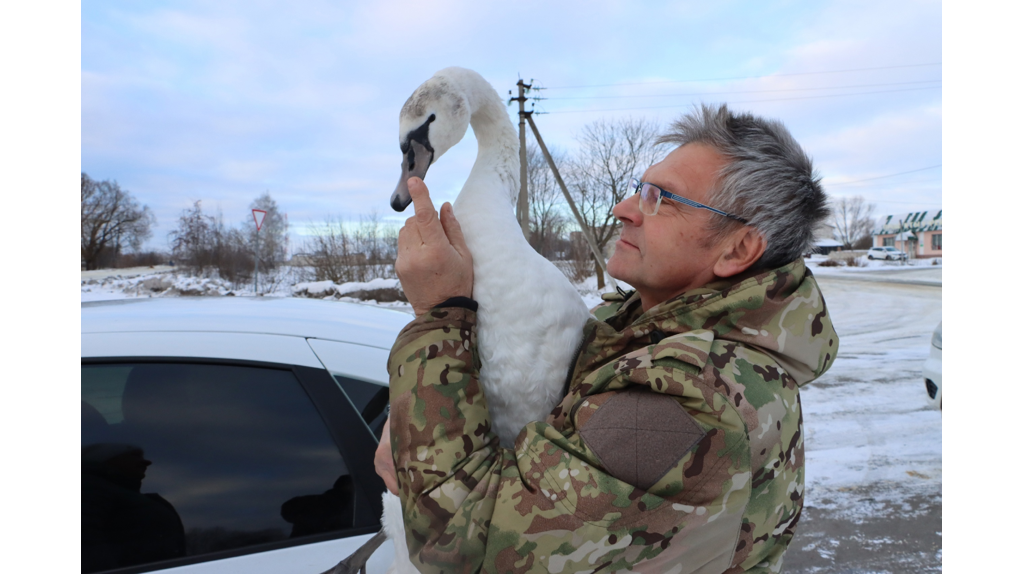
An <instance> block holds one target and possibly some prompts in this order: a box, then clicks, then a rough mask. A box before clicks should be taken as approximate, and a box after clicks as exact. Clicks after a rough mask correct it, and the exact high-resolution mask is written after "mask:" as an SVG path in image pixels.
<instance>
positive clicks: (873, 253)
mask: <svg viewBox="0 0 1024 574" xmlns="http://www.w3.org/2000/svg"><path fill="white" fill-rule="evenodd" d="M868 259H872V260H874V259H884V260H886V261H899V260H901V259H902V260H906V259H907V254H906V253H904V252H902V251H900V250H898V249H896V248H895V247H893V246H891V245H886V246H885V247H872V248H871V249H868Z"/></svg>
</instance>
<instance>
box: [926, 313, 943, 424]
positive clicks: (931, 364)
mask: <svg viewBox="0 0 1024 574" xmlns="http://www.w3.org/2000/svg"><path fill="white" fill-rule="evenodd" d="M923 371H924V388H925V391H926V392H927V393H928V403H929V404H931V405H932V406H934V407H938V408H939V409H940V410H941V409H942V321H939V326H938V327H935V331H934V332H932V345H931V350H930V351H929V353H928V360H927V361H925V362H924V369H923Z"/></svg>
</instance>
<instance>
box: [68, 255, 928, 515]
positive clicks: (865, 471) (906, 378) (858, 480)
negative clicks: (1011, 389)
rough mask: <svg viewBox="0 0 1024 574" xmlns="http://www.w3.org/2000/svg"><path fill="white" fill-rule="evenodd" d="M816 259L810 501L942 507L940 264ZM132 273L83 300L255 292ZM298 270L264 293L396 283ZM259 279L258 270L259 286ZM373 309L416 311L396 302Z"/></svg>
mask: <svg viewBox="0 0 1024 574" xmlns="http://www.w3.org/2000/svg"><path fill="white" fill-rule="evenodd" d="M822 259H824V258H818V257H815V258H812V259H811V260H810V262H809V266H810V267H811V269H813V271H814V273H815V276H816V277H817V278H818V280H819V284H820V286H821V290H822V292H823V293H824V296H825V299H826V304H827V305H828V308H829V312H830V314H831V316H832V321H833V324H834V325H835V327H836V331H837V332H838V334H839V338H840V347H839V354H838V357H837V359H836V362H835V364H834V365H833V366H832V368H831V370H830V371H829V372H828V373H826V374H825V375H824V376H823V377H822V378H821V379H819V380H818V381H815V382H813V383H811V384H809V385H807V386H805V387H804V388H803V390H802V392H801V397H802V401H803V408H804V432H805V447H806V492H805V502H806V504H807V505H808V506H811V507H817V508H819V509H825V510H827V511H829V512H830V514H833V515H834V516H836V517H838V518H843V519H847V520H850V521H853V522H857V521H859V520H861V519H864V518H867V517H875V518H877V517H878V516H879V515H880V514H884V513H886V512H897V511H898V512H903V513H911V512H912V511H911V510H910V506H908V505H907V504H905V503H904V501H906V500H908V499H909V498H910V497H914V496H920V495H925V496H930V497H934V498H935V500H937V501H940V502H941V495H942V416H941V412H940V411H937V410H930V409H929V408H928V407H927V403H926V394H925V388H924V379H923V377H922V375H921V367H922V365H923V364H924V362H925V360H926V359H927V357H928V352H929V347H930V340H931V333H932V330H933V329H934V328H935V326H936V325H937V324H938V323H939V321H940V320H941V319H942V289H941V271H942V269H941V265H939V266H932V265H929V261H928V260H925V261H911V265H904V266H900V265H899V264H898V263H894V262H883V261H873V262H868V265H867V267H863V268H861V267H818V266H817V265H816V263H817V262H818V261H820V260H822ZM136 271H137V272H136ZM136 271H132V272H125V270H114V271H107V272H105V273H104V272H88V273H90V275H88V276H87V275H86V273H85V272H83V280H82V301H83V302H85V301H97V300H104V299H123V298H128V297H167V296H181V295H189V294H191V295H198V294H203V295H222V296H225V295H227V296H232V295H233V296H252V295H253V291H252V286H251V285H246V286H238V285H231V284H230V283H228V282H226V281H222V280H219V279H212V278H193V277H187V276H185V275H183V274H182V273H181V272H180V271H177V270H174V269H173V268H171V269H148V270H141V271H139V270H136ZM915 273H916V275H915ZM302 275H303V270H301V269H295V268H288V269H285V270H283V271H281V272H279V275H276V276H268V277H266V281H267V282H266V283H265V285H266V287H265V292H264V293H263V295H264V296H273V297H291V296H296V295H302V296H312V297H323V298H330V299H340V300H346V299H347V300H351V299H350V298H349V297H346V296H345V294H347V293H352V292H355V291H372V290H377V289H391V288H395V287H397V286H398V282H397V280H395V279H375V280H373V281H368V282H365V283H344V284H341V285H337V284H334V283H332V282H330V281H315V282H310V281H306V282H303V281H295V280H294V279H295V278H298V277H301V276H302ZM307 275H308V273H307ZM851 279H855V280H851ZM263 281H264V277H263V276H262V275H261V286H262V285H263V283H262V282H263ZM893 281H907V282H908V283H917V284H916V285H911V284H899V283H894V282H893ZM933 285H934V286H933ZM577 287H578V289H579V290H580V293H581V295H582V296H583V298H584V300H585V301H586V303H587V305H588V306H591V307H592V306H594V305H596V304H597V303H599V302H600V301H601V298H600V293H599V292H598V290H597V282H596V278H595V277H591V278H589V279H587V280H586V281H584V282H582V283H581V284H579V285H578V286H577ZM622 287H623V288H624V289H628V288H629V287H628V286H626V285H622ZM261 290H262V289H261ZM606 290H610V288H606ZM380 305H381V306H386V307H389V308H395V309H401V310H405V311H410V312H411V309H410V307H409V305H408V304H407V303H403V302H398V301H396V302H390V303H380ZM866 493H867V494H866Z"/></svg>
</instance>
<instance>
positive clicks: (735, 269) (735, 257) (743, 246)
mask: <svg viewBox="0 0 1024 574" xmlns="http://www.w3.org/2000/svg"><path fill="white" fill-rule="evenodd" d="M722 243H723V244H724V246H725V249H724V250H723V251H722V253H721V254H720V255H719V256H718V261H717V262H715V268H714V272H715V275H716V276H718V277H723V278H724V277H732V276H733V275H736V274H738V273H742V272H744V271H746V270H747V269H748V268H749V267H750V266H751V265H753V264H754V263H756V262H757V260H758V259H760V258H761V255H763V254H764V250H765V248H766V247H768V242H767V241H765V239H764V236H763V235H761V232H760V231H758V230H757V229H755V228H753V227H751V226H749V225H744V226H743V227H741V228H740V229H738V230H736V232H735V233H733V234H732V235H730V236H729V237H728V238H726V240H725V241H723V242H722Z"/></svg>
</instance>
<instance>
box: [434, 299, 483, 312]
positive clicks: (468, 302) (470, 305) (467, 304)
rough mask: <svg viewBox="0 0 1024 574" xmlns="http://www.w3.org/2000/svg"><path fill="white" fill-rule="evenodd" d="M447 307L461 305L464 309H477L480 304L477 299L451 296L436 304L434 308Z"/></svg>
mask: <svg viewBox="0 0 1024 574" xmlns="http://www.w3.org/2000/svg"><path fill="white" fill-rule="evenodd" d="M445 307H461V308H463V309H469V310H470V311H476V310H477V307H479V305H478V304H477V302H476V301H474V300H472V299H470V298H469V297H462V296H459V297H451V298H450V299H446V300H444V301H442V302H440V303H438V304H437V305H435V306H434V309H443V308H445Z"/></svg>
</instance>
